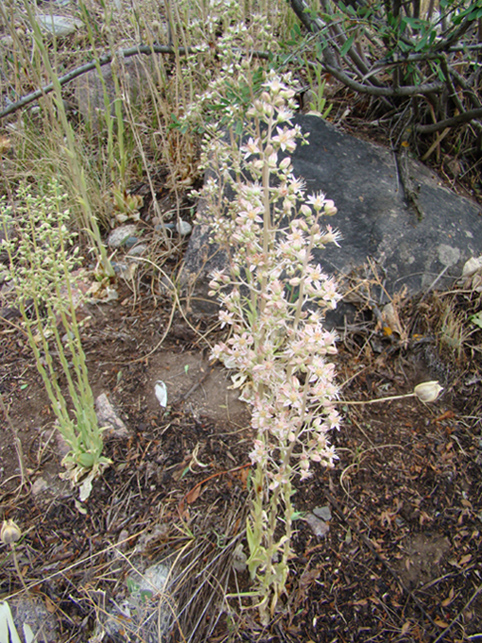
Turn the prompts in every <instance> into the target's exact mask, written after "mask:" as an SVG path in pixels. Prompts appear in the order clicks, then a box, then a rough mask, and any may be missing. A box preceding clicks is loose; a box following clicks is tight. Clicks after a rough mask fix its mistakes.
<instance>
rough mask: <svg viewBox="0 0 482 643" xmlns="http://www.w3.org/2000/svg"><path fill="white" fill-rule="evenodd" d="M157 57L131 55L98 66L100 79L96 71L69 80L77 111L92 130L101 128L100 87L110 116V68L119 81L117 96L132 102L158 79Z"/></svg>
mask: <svg viewBox="0 0 482 643" xmlns="http://www.w3.org/2000/svg"><path fill="white" fill-rule="evenodd" d="M158 68H159V56H158V55H156V54H153V55H151V56H133V57H131V58H121V57H119V58H116V59H115V60H114V61H113V62H112V63H111V64H110V65H104V66H103V67H102V79H101V78H100V77H99V73H98V71H97V69H93V70H91V71H89V72H87V73H86V74H83V75H82V76H79V78H76V79H75V80H74V81H73V84H74V87H75V97H76V101H77V104H78V106H79V111H80V113H81V114H82V116H83V118H84V119H85V121H86V122H88V123H90V125H91V126H92V128H93V130H94V131H98V130H99V129H101V128H102V127H104V126H105V101H104V87H105V91H106V93H107V100H108V103H109V105H110V110H111V114H112V116H114V111H115V108H114V103H115V100H116V98H117V94H116V87H115V80H114V71H113V70H114V69H115V73H116V74H117V78H118V80H119V85H120V88H121V93H122V94H123V95H124V96H128V98H129V100H130V101H131V102H132V103H134V104H135V103H136V102H137V101H138V99H139V97H140V96H141V95H145V94H146V92H147V91H148V87H149V82H154V83H155V82H156V81H157V79H158V71H157V70H158Z"/></svg>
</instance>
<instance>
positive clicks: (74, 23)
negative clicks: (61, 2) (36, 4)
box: [35, 13, 84, 38]
mask: <svg viewBox="0 0 482 643" xmlns="http://www.w3.org/2000/svg"><path fill="white" fill-rule="evenodd" d="M35 18H36V20H37V22H38V23H39V26H40V28H41V29H42V30H43V31H45V32H47V33H48V34H49V35H51V36H56V37H57V38H64V37H65V36H69V35H70V34H71V33H74V32H75V31H77V29H80V27H83V25H84V23H83V22H82V20H77V19H75V18H67V17H66V16H55V15H51V14H50V13H39V14H37V15H36V16H35Z"/></svg>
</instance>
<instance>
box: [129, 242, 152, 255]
mask: <svg viewBox="0 0 482 643" xmlns="http://www.w3.org/2000/svg"><path fill="white" fill-rule="evenodd" d="M126 245H127V244H126ZM147 250H148V247H147V246H146V245H145V244H144V243H138V244H137V245H136V246H134V247H133V248H131V249H130V250H129V252H128V253H127V254H128V256H129V257H142V255H145V254H146V252H147Z"/></svg>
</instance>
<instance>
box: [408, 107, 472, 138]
mask: <svg viewBox="0 0 482 643" xmlns="http://www.w3.org/2000/svg"><path fill="white" fill-rule="evenodd" d="M474 118H482V107H479V108H477V109H469V110H467V111H466V112H464V113H463V114H458V116H452V118H446V119H445V120H443V121H440V122H438V123H433V124H432V125H415V127H414V130H415V132H417V133H418V134H433V133H434V132H439V131H440V130H443V129H445V128H446V127H453V126H454V125H460V124H461V123H469V122H470V121H471V120H473V119H474Z"/></svg>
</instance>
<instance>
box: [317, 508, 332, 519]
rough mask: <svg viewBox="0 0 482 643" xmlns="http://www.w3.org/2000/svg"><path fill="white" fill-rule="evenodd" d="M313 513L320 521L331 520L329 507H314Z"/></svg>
mask: <svg viewBox="0 0 482 643" xmlns="http://www.w3.org/2000/svg"><path fill="white" fill-rule="evenodd" d="M313 513H314V514H315V516H318V518H321V519H322V520H326V521H328V520H331V509H330V507H328V505H327V506H325V507H315V508H314V509H313Z"/></svg>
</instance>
